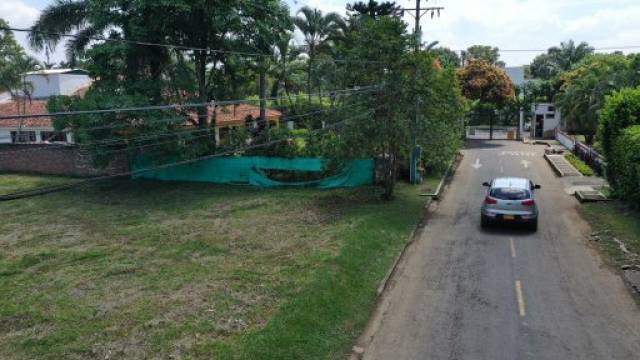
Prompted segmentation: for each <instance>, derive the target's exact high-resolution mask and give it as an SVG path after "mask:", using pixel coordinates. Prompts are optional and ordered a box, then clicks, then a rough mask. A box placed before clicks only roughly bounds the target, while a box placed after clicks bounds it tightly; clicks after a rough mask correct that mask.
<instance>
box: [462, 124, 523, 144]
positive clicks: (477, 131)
mask: <svg viewBox="0 0 640 360" xmlns="http://www.w3.org/2000/svg"><path fill="white" fill-rule="evenodd" d="M517 132H518V128H517V127H515V126H490V125H476V126H468V127H467V139H471V140H516V138H517V136H518V134H517Z"/></svg>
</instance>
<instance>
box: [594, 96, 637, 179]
mask: <svg viewBox="0 0 640 360" xmlns="http://www.w3.org/2000/svg"><path fill="white" fill-rule="evenodd" d="M633 125H640V88H635V89H633V88H627V89H622V90H620V91H617V92H615V93H613V94H612V95H610V96H608V97H607V99H606V103H605V106H604V108H603V109H602V111H601V112H600V125H599V129H598V139H599V140H600V141H601V142H602V149H603V151H604V156H605V158H606V159H607V163H608V166H607V179H608V180H609V183H611V186H613V187H614V188H615V187H617V186H618V179H619V177H620V174H619V172H620V171H624V170H625V166H623V164H624V162H622V163H621V162H619V161H617V157H618V156H620V154H618V153H617V152H616V150H615V149H614V148H615V145H616V142H617V139H618V138H619V137H620V136H621V134H622V133H623V132H624V130H625V129H626V128H628V127H630V126H633ZM618 164H620V166H619V165H618Z"/></svg>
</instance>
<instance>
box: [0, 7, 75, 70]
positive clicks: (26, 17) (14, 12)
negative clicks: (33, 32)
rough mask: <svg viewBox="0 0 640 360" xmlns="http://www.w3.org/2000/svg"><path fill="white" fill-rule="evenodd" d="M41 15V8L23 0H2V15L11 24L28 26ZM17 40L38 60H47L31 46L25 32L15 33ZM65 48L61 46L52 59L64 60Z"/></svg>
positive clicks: (19, 26) (12, 25)
mask: <svg viewBox="0 0 640 360" xmlns="http://www.w3.org/2000/svg"><path fill="white" fill-rule="evenodd" d="M38 16H40V9H37V8H35V7H32V6H29V5H28V4H27V3H26V2H25V1H22V0H2V1H0V17H2V18H3V19H4V20H6V21H7V22H8V23H9V26H11V27H16V28H28V27H30V26H31V25H33V24H34V23H35V21H36V20H37V19H38ZM15 37H16V40H17V41H18V43H20V45H22V47H24V48H25V50H26V51H27V53H29V54H31V55H32V56H34V57H35V58H37V59H38V60H45V55H44V54H43V53H36V52H34V51H33V50H31V48H30V47H29V42H28V41H27V36H26V34H25V33H23V32H16V33H15ZM64 59H65V56H64V48H63V47H62V46H60V47H59V48H58V51H56V52H55V53H54V54H51V58H50V60H51V61H53V62H58V61H61V60H64Z"/></svg>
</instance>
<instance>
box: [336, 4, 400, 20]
mask: <svg viewBox="0 0 640 360" xmlns="http://www.w3.org/2000/svg"><path fill="white" fill-rule="evenodd" d="M400 9H401V7H400V6H398V5H396V3H395V1H382V2H377V1H375V0H369V2H363V1H358V2H354V3H353V4H347V11H349V12H350V13H351V14H352V15H366V16H369V17H371V18H372V19H376V18H378V17H380V16H390V15H396V14H398V12H399V11H400Z"/></svg>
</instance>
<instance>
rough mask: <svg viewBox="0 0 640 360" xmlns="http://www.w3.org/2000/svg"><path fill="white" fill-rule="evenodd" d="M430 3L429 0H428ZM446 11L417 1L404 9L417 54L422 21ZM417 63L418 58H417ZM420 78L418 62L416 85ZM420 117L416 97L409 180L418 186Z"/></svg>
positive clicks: (420, 38)
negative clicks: (413, 21)
mask: <svg viewBox="0 0 640 360" xmlns="http://www.w3.org/2000/svg"><path fill="white" fill-rule="evenodd" d="M426 1H429V0H426ZM442 10H444V7H441V6H433V7H425V8H423V7H422V0H416V7H415V8H413V9H411V8H409V9H402V13H403V14H404V12H405V11H406V12H408V14H409V15H411V16H413V17H414V19H415V25H414V29H413V31H414V34H415V36H416V48H415V52H416V54H417V53H418V52H419V51H420V48H421V47H422V29H421V27H420V19H421V18H422V17H423V16H424V15H426V14H428V13H431V18H433V17H434V16H435V15H436V14H437V15H438V17H440V11H442ZM413 11H415V14H413V13H412V12H413ZM416 61H417V58H416ZM418 77H419V71H418V64H417V62H416V71H415V79H414V84H415V83H416V80H417V79H418ZM419 117H420V97H419V96H416V114H415V118H414V123H413V150H412V151H411V164H410V172H411V173H410V174H409V178H410V179H409V180H410V182H411V183H412V184H418V183H419V182H420V179H418V161H419V157H420V154H421V151H420V149H418V139H417V134H416V131H417V129H418V120H419Z"/></svg>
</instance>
